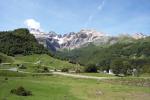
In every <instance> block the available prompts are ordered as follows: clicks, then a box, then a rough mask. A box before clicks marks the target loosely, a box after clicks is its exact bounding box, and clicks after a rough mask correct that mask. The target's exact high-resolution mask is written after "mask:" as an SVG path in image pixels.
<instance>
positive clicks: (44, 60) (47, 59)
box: [15, 54, 81, 69]
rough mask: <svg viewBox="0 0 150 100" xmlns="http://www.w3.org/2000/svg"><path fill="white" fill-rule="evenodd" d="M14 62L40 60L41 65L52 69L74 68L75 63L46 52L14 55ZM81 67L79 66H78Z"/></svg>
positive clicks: (34, 62) (33, 63) (31, 62)
mask: <svg viewBox="0 0 150 100" xmlns="http://www.w3.org/2000/svg"><path fill="white" fill-rule="evenodd" d="M15 59H16V63H29V64H30V65H35V64H37V63H38V62H40V64H41V65H44V66H47V67H49V68H53V69H55V68H56V69H62V68H64V67H65V68H70V69H72V68H74V67H76V66H77V65H75V64H71V63H69V62H67V61H62V60H59V59H55V58H53V57H51V56H49V55H47V54H34V55H27V56H16V57H15ZM79 67H81V66H79Z"/></svg>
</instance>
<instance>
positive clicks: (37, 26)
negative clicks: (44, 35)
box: [24, 19, 40, 29]
mask: <svg viewBox="0 0 150 100" xmlns="http://www.w3.org/2000/svg"><path fill="white" fill-rule="evenodd" d="M24 23H25V25H26V26H27V27H28V28H34V29H40V23H39V22H38V21H36V20H34V19H27V20H25V21H24Z"/></svg>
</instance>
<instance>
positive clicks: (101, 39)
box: [30, 29, 146, 51]
mask: <svg viewBox="0 0 150 100" xmlns="http://www.w3.org/2000/svg"><path fill="white" fill-rule="evenodd" d="M30 33H32V34H34V36H35V37H36V39H37V40H38V41H39V43H40V44H43V45H44V46H45V47H47V48H49V49H50V50H51V51H57V50H61V49H71V50H72V49H75V48H81V47H86V46H88V45H89V44H91V43H92V44H94V45H106V44H108V45H111V44H114V43H117V42H118V41H121V42H125V41H126V42H132V41H133V40H134V39H141V38H145V37H146V36H145V35H143V34H142V33H136V34H134V35H133V36H130V35H127V34H125V35H120V36H117V37H114V36H109V35H108V34H106V33H103V32H98V31H96V30H89V29H82V30H81V31H79V32H77V33H75V32H70V33H68V34H64V35H60V34H57V33H55V32H53V31H51V32H49V33H44V32H40V30H35V29H31V30H30Z"/></svg>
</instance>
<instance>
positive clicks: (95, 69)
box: [84, 64, 97, 72]
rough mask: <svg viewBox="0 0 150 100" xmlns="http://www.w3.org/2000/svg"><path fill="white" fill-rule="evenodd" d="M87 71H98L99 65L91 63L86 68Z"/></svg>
mask: <svg viewBox="0 0 150 100" xmlns="http://www.w3.org/2000/svg"><path fill="white" fill-rule="evenodd" d="M84 71H85V72H97V67H96V66H94V65H92V64H90V65H88V66H87V67H85V69H84Z"/></svg>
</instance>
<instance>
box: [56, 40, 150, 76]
mask: <svg viewBox="0 0 150 100" xmlns="http://www.w3.org/2000/svg"><path fill="white" fill-rule="evenodd" d="M55 56H56V57H58V58H61V59H66V60H69V61H71V62H73V63H79V64H81V65H84V66H91V65H93V66H96V67H98V69H101V70H109V69H110V68H114V69H117V70H118V69H120V68H118V67H119V66H122V67H121V68H126V69H125V70H126V71H127V70H132V69H133V68H136V69H138V70H139V71H141V72H146V73H150V67H149V66H150V62H149V61H150V37H147V38H144V39H139V40H134V41H130V42H123V40H120V42H118V43H115V44H113V45H110V46H106V47H105V46H103V47H102V46H95V45H92V44H91V45H89V46H87V47H83V48H78V49H73V50H69V51H68V50H65V51H61V52H60V51H59V52H57V53H56V55H55ZM118 62H121V63H118ZM117 64H118V65H117ZM127 67H128V68H127ZM123 70H124V69H123ZM119 72H121V70H119ZM121 73H122V72H121Z"/></svg>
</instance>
